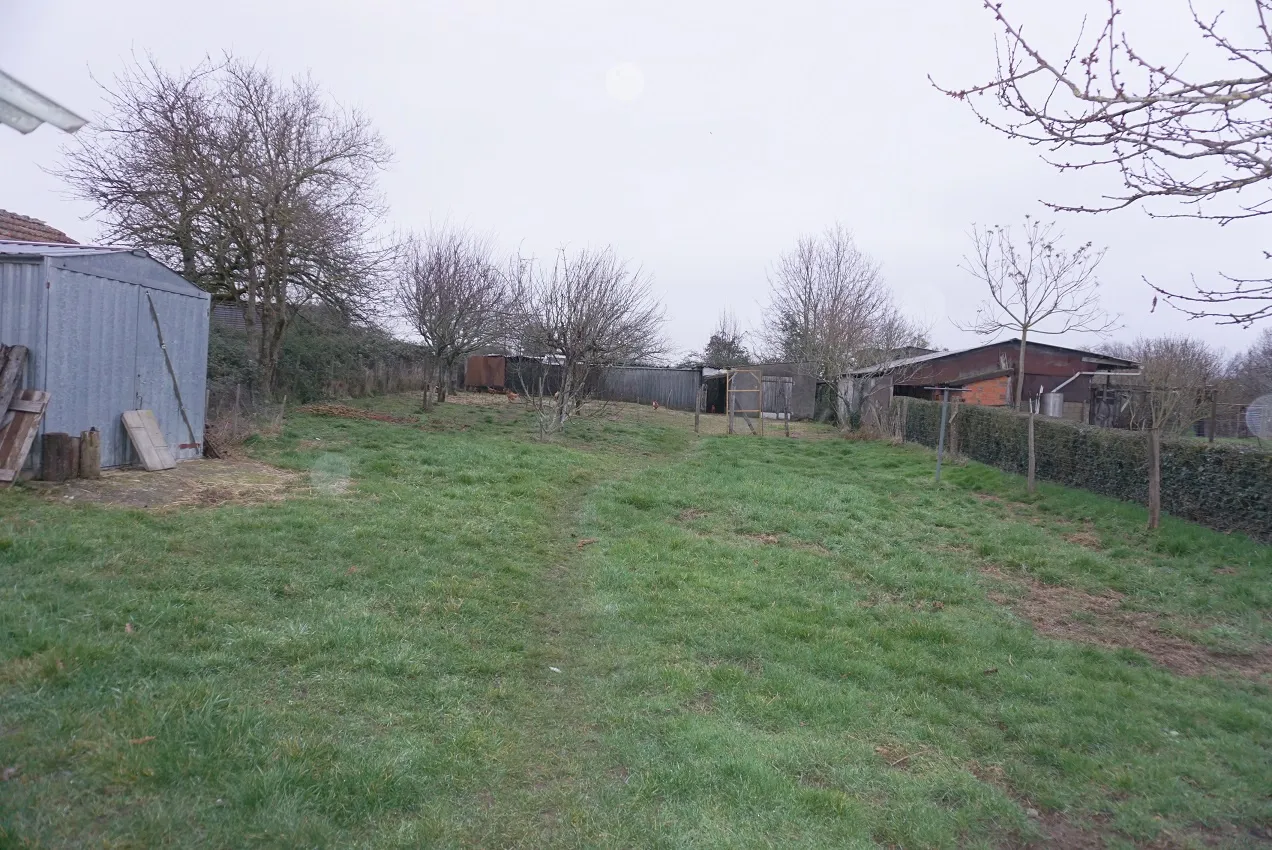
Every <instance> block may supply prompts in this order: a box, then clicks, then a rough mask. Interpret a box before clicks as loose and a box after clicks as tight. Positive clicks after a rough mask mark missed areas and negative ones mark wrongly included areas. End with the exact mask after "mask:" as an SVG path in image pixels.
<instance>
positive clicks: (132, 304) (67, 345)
mask: <svg viewBox="0 0 1272 850" xmlns="http://www.w3.org/2000/svg"><path fill="white" fill-rule="evenodd" d="M51 274H52V277H51V279H50V285H49V335H48V341H47V342H46V344H45V347H44V350H43V352H41V353H42V354H43V358H41V359H42V360H43V363H44V386H43V388H44V389H46V390H48V391H49V392H50V393H52V397H51V398H50V399H49V409H48V412H47V413H46V414H45V417H44V430H45V431H49V432H58V431H61V432H65V433H67V434H71V435H72V436H76V437H78V436H79V434H80V432H81V431H87V430H88V429H89V428H96V429H97V430H98V431H100V432H101V435H102V466H103V467H111V466H122V465H123V464H126V463H129V462H131V460H132V447H131V446H130V445H129V444H128V435H127V434H126V433H125V432H124V428H123V425H122V424H121V423H120V420H119V416H120V414H121V413H123V411H125V410H132V409H134V407H135V406H136V405H135V404H134V403H133V402H134V398H135V393H134V378H135V374H136V359H137V347H136V344H135V342H134V341H135V340H136V338H137V293H138V291H140V290H141V287H140V286H131V285H128V284H123V283H116V282H114V281H106V280H102V279H101V278H96V277H89V276H88V275H83V274H75V273H73V272H65V271H60V270H56V269H54V270H52V272H51ZM161 421H162V420H161Z"/></svg>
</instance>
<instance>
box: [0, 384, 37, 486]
mask: <svg viewBox="0 0 1272 850" xmlns="http://www.w3.org/2000/svg"><path fill="white" fill-rule="evenodd" d="M17 401H21V402H31V403H32V404H34V405H35V406H37V407H38V408H39V409H38V410H34V411H33V410H28V409H26V408H27V407H28V406H29V405H24V406H23V409H21V410H15V411H14V412H13V420H12V421H11V422H9V424H8V425H6V426H4V428H0V484H12V483H13V482H14V481H16V480H17V478H18V474H19V473H21V472H22V464H24V463H26V459H27V455H28V454H30V452H31V444H32V443H34V442H35V432H36V431H38V430H39V429H40V420H41V419H43V418H44V411H45V409H46V408H47V407H48V405H49V394H48V393H46V392H44V391H43V390H23V391H22V392H20V393H18V398H17Z"/></svg>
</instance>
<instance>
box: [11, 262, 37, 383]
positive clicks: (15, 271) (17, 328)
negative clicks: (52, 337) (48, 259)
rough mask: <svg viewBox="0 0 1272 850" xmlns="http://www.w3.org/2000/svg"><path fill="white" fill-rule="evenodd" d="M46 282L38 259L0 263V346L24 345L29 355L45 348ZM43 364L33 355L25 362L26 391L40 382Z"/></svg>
mask: <svg viewBox="0 0 1272 850" xmlns="http://www.w3.org/2000/svg"><path fill="white" fill-rule="evenodd" d="M45 279H46V278H45V273H44V263H43V262H40V261H38V260H37V261H34V262H23V261H17V260H9V261H2V262H0V343H4V344H5V345H25V346H26V347H27V348H29V349H31V351H32V352H36V351H41V350H42V349H43V348H44V333H45V330H46V328H47V327H48V316H47V310H48V289H46V288H45V286H44V281H45ZM32 361H35V362H32ZM42 365H43V364H42V363H40V362H39V361H38V358H35V357H34V356H32V358H31V360H29V361H28V362H27V371H26V384H25V386H26V387H27V388H28V389H30V388H34V387H38V386H40V384H41V383H42V381H41V380H40V379H41V377H42V376H41V373H40V372H39V371H38V370H39V369H40V367H41V366H42Z"/></svg>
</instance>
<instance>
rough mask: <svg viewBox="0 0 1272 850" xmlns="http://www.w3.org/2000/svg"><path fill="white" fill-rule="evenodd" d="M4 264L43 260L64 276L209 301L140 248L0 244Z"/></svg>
mask: <svg viewBox="0 0 1272 850" xmlns="http://www.w3.org/2000/svg"><path fill="white" fill-rule="evenodd" d="M5 260H14V261H24V262H30V261H31V260H46V261H47V262H48V263H49V264H50V265H52V266H53V267H55V268H58V269H61V270H62V271H65V272H71V273H75V274H84V275H90V276H93V277H99V278H103V279H106V280H120V281H125V282H128V283H137V284H141V285H143V286H148V287H151V288H153V289H162V290H164V291H167V292H175V293H179V294H182V295H190V296H194V297H196V298H201V299H203V300H204V301H207V300H209V299H210V297H211V296H210V295H208V293H207V292H206V291H205V290H203V289H200V288H199V287H197V286H195V285H194V284H193V283H190V282H189V281H188V280H186V279H185V278H183V277H182V276H181V275H179V274H177V273H176V272H174V271H173V270H172V269H170V268H168V267H167V266H165V265H164V264H163V263H161V262H159V261H158V260H156V259H155V258H154V257H152V256H150V254H148V253H147V252H146V251H145V250H143V249H141V248H128V247H124V246H120V245H59V244H55V243H48V242H17V241H13V240H0V262H4V261H5Z"/></svg>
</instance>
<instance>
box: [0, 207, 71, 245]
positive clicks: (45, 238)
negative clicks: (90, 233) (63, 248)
mask: <svg viewBox="0 0 1272 850" xmlns="http://www.w3.org/2000/svg"><path fill="white" fill-rule="evenodd" d="M0 239H12V240H15V241H18V242H39V243H47V242H52V243H55V244H58V245H76V244H78V243H77V242H76V241H75V240H74V239H72V238H71V237H69V236H67V235H66V234H65V233H63V232H62V231H60V230H58V229H57V228H56V227H50V226H49V225H47V224H45V223H44V222H42V221H40V220H39V219H38V218H31V217H29V216H25V215H18V214H17V213H12V212H9V211H8V210H0Z"/></svg>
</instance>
